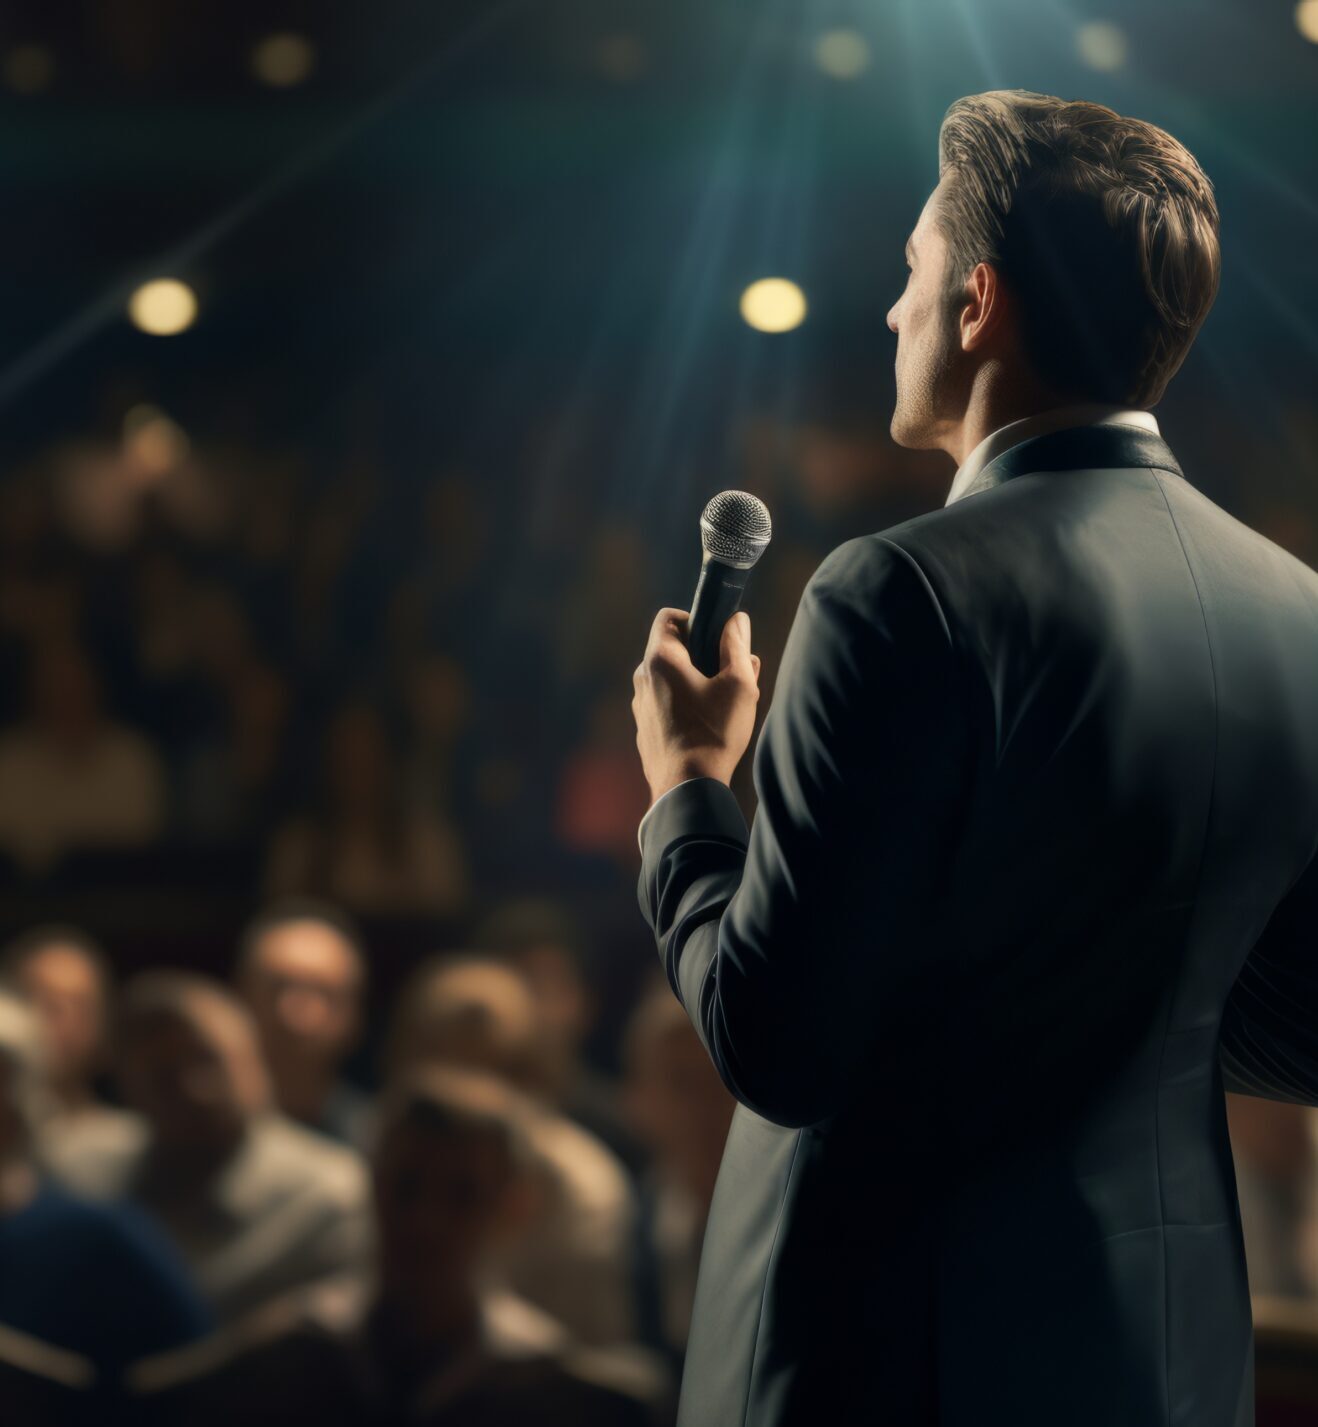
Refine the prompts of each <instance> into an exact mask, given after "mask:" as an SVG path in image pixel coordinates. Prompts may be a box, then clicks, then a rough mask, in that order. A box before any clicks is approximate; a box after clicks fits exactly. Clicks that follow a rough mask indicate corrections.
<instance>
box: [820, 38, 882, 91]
mask: <svg viewBox="0 0 1318 1427" xmlns="http://www.w3.org/2000/svg"><path fill="white" fill-rule="evenodd" d="M815 63H816V64H817V65H818V66H819V68H820V69H822V70H823V71H824V73H825V74H826V75H828V76H829V78H830V79H856V78H858V77H859V76H860V75H862V74H864V73H865V71H866V70H867V69H868V68H869V67H870V45H869V41H868V40H867V39H866V38H865V36H864V35H862V34H861V33H860V31H859V30H825V32H824V33H823V34H822V35H820V37H819V38H818V39H817V40H816V41H815Z"/></svg>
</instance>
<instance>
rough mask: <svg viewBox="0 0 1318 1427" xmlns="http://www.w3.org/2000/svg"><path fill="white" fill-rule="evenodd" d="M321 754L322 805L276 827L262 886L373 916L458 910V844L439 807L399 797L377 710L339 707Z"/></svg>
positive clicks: (461, 865) (461, 864) (461, 862)
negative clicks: (321, 899)
mask: <svg viewBox="0 0 1318 1427" xmlns="http://www.w3.org/2000/svg"><path fill="white" fill-rule="evenodd" d="M325 756H326V762H325V776H324V787H325V801H324V806H323V807H322V808H321V809H320V810H319V811H318V812H317V813H316V815H314V816H303V817H298V818H295V819H293V820H292V821H290V822H289V823H287V824H285V826H284V827H283V828H282V829H281V830H280V832H279V833H278V835H277V836H276V838H275V839H274V842H273V844H272V846H271V848H270V854H269V862H268V867H267V886H268V889H269V890H270V891H271V892H272V893H274V894H275V895H290V894H291V895H307V896H317V897H326V898H328V899H329V900H331V901H335V902H341V903H342V904H343V905H344V906H347V907H349V908H351V909H352V910H353V911H354V912H359V913H374V914H377V915H379V914H388V913H393V914H417V913H429V914H432V915H443V914H452V913H455V912H457V911H458V910H460V909H461V907H462V906H463V904H464V902H465V901H466V898H467V893H468V872H467V866H466V857H465V854H464V852H463V849H462V845H461V842H460V841H459V839H458V837H457V835H456V834H455V832H454V830H453V829H452V828H451V827H449V826H448V825H447V823H445V822H444V821H443V820H442V819H441V818H440V817H439V816H438V814H436V813H435V812H433V811H430V810H427V809H425V808H423V807H420V806H418V805H417V804H415V803H411V804H409V803H408V801H407V800H406V799H405V798H404V796H403V789H402V786H401V779H400V778H399V777H398V774H397V770H396V768H395V767H394V760H393V756H392V753H391V750H390V745H389V740H388V737H387V735H386V732H385V728H384V723H383V720H382V719H381V718H380V717H379V715H378V714H376V713H375V712H374V711H373V710H372V709H370V708H369V707H367V706H365V705H348V706H346V707H345V708H343V709H342V710H340V712H339V713H338V715H337V716H336V717H335V718H334V720H333V722H332V724H331V725H330V730H329V733H328V736H327V739H326V750H325Z"/></svg>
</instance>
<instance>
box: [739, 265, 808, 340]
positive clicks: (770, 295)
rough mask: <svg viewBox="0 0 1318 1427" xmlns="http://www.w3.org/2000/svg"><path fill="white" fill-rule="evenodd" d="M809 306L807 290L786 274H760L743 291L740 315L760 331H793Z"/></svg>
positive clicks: (803, 317) (750, 325)
mask: <svg viewBox="0 0 1318 1427" xmlns="http://www.w3.org/2000/svg"><path fill="white" fill-rule="evenodd" d="M808 310H809V308H808V305H807V303H806V300H805V293H804V292H802V291H801V289H800V288H799V287H798V286H797V285H796V284H795V283H794V282H792V281H791V280H790V279H788V278H785V277H766V278H761V279H760V280H759V281H758V282H753V283H751V285H750V286H749V287H748V288H747V289H746V291H745V292H743V293H742V295H741V315H742V317H743V318H744V319H745V322H746V325H747V326H749V327H754V328H755V330H756V331H757V332H790V331H791V330H792V329H793V328H794V327H799V326H800V325H801V323H802V322H804V321H805V316H806V312H807V311H808Z"/></svg>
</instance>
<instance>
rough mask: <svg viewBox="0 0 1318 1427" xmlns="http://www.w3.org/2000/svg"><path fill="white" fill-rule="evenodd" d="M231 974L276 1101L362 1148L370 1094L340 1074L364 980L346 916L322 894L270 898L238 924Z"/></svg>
mask: <svg viewBox="0 0 1318 1427" xmlns="http://www.w3.org/2000/svg"><path fill="white" fill-rule="evenodd" d="M235 980H236V983H237V987H238V991H239V993H240V994H241V996H242V997H243V999H244V1000H245V1001H246V1002H247V1005H248V1007H249V1008H250V1010H251V1012H252V1015H253V1017H254V1018H255V1020H256V1027H257V1030H258V1031H259V1032H260V1036H261V1048H262V1050H263V1051H264V1053H265V1061H266V1066H267V1067H268V1069H269V1071H270V1078H271V1082H272V1084H273V1087H274V1096H275V1101H276V1103H277V1104H278V1106H279V1108H280V1109H281V1110H282V1111H283V1112H284V1114H285V1115H288V1116H289V1117H290V1118H291V1119H294V1120H297V1121H299V1122H300V1123H302V1124H304V1125H307V1126H309V1127H310V1128H311V1129H313V1130H319V1131H320V1132H321V1133H322V1134H325V1135H329V1136H330V1138H331V1139H335V1140H340V1141H341V1142H342V1143H344V1144H348V1145H352V1146H354V1147H355V1148H357V1149H362V1148H364V1147H365V1143H366V1136H367V1129H368V1125H369V1121H370V1101H369V1099H368V1097H367V1096H366V1094H365V1093H364V1092H363V1091H361V1090H359V1089H358V1088H357V1087H356V1086H355V1085H353V1084H352V1083H351V1082H350V1081H348V1080H345V1079H344V1077H343V1075H342V1074H341V1069H342V1065H343V1061H344V1059H345V1057H346V1056H347V1055H348V1054H349V1053H350V1052H351V1051H352V1049H353V1048H354V1046H355V1045H356V1043H357V1039H358V1037H359V1035H360V1034H361V1029H362V1003H363V999H364V996H365V989H366V964H365V961H364V959H363V957H362V950H361V944H360V942H359V940H358V934H357V932H356V930H355V928H354V927H353V926H352V924H351V922H350V921H349V920H348V919H347V918H346V917H345V916H344V915H343V914H342V913H341V912H338V911H337V910H335V909H334V908H332V907H330V906H329V905H328V904H325V903H320V902H312V901H289V902H283V903H277V904H276V905H274V906H272V907H270V908H269V909H268V910H267V911H265V912H263V913H262V914H261V915H260V916H258V917H257V918H256V919H255V920H254V921H253V922H251V923H250V924H249V925H248V927H247V930H246V931H245V932H244V933H243V937H242V943H241V947H240V950H239V954H238V965H237V968H236V971H235Z"/></svg>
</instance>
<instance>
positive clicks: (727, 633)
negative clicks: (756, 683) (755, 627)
mask: <svg viewBox="0 0 1318 1427" xmlns="http://www.w3.org/2000/svg"><path fill="white" fill-rule="evenodd" d="M725 669H731V670H732V671H733V673H734V674H736V675H738V676H740V677H743V678H745V677H749V678H751V679H755V678H758V677H759V672H760V661H759V659H757V658H756V656H755V655H754V654H752V653H751V617H750V615H748V614H747V613H746V611H745V610H744V609H742V610H738V611H737V613H736V614H734V615H733V616H732V618H731V619H730V620H728V622H727V623H726V624H725V625H724V626H723V635H722V637H721V638H720V640H719V673H720V674H721V673H723V671H724V670H725Z"/></svg>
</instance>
